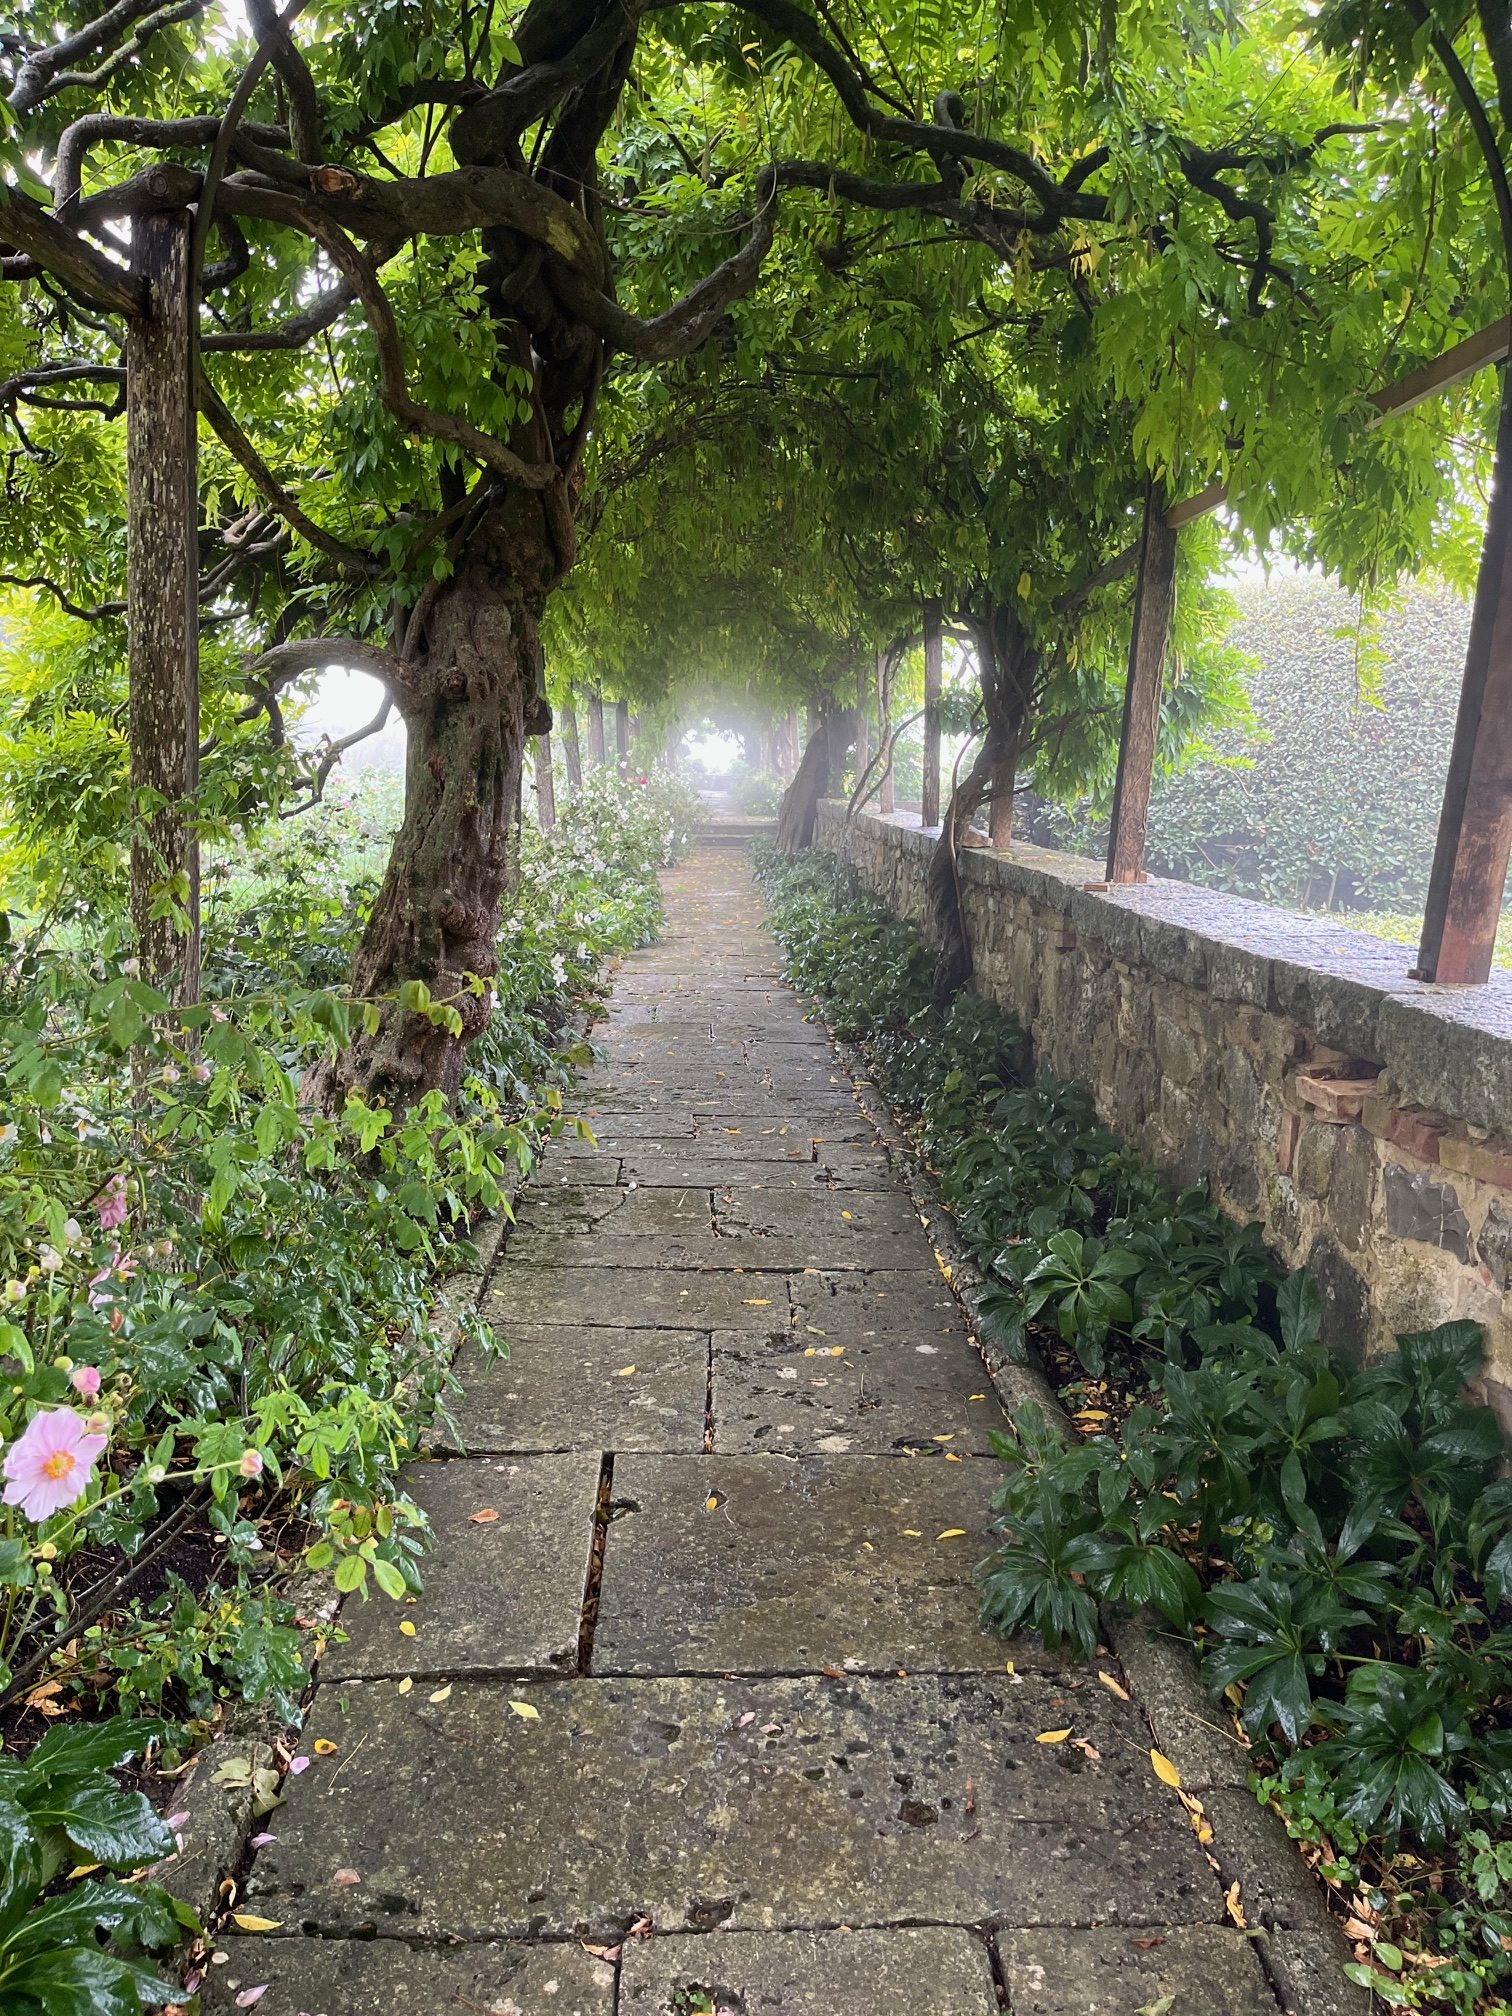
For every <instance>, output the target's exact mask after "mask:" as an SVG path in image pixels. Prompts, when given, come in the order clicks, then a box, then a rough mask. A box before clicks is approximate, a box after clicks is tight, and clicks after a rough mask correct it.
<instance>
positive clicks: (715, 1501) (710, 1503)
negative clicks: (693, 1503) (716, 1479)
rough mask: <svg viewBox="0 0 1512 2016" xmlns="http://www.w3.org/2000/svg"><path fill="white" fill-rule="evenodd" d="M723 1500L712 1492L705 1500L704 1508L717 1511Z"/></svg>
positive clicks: (708, 1510) (707, 1510) (706, 1510)
mask: <svg viewBox="0 0 1512 2016" xmlns="http://www.w3.org/2000/svg"><path fill="white" fill-rule="evenodd" d="M723 1502H724V1501H723V1500H722V1499H720V1498H716V1497H715V1496H714V1495H713V1493H712V1492H711V1493H710V1495H709V1496H708V1497H707V1498H705V1500H704V1510H705V1512H717V1511H718V1510H719V1508H720V1505H721V1504H722V1503H723Z"/></svg>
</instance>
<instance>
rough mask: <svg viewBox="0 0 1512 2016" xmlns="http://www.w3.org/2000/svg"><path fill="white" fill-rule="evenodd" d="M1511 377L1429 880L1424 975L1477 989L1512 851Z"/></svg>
mask: <svg viewBox="0 0 1512 2016" xmlns="http://www.w3.org/2000/svg"><path fill="white" fill-rule="evenodd" d="M1509 485H1512V379H1509V378H1508V377H1507V375H1506V373H1505V371H1504V372H1503V377H1502V398H1501V414H1500V417H1499V419H1498V421H1497V427H1496V460H1495V463H1494V465H1493V473H1492V480H1491V503H1490V508H1489V510H1488V511H1487V514H1486V538H1485V544H1484V546H1483V547H1482V549H1481V565H1480V574H1479V576H1478V578H1477V580H1476V584H1475V607H1474V609H1473V611H1472V613H1471V617H1470V641H1469V644H1468V647H1467V649H1466V652H1465V676H1464V680H1463V682H1462V683H1461V686H1460V700H1459V713H1458V714H1457V716H1456V717H1455V723H1454V742H1453V745H1452V747H1451V749H1450V752H1449V773H1448V776H1447V777H1446V778H1445V780H1444V805H1443V810H1442V811H1441V812H1440V814H1439V825H1438V841H1437V844H1436V845H1435V847H1434V852H1433V868H1432V871H1431V873H1430V875H1429V878H1428V902H1427V906H1426V909H1425V911H1424V915H1423V938H1422V944H1421V945H1420V947H1419V949H1418V963H1417V967H1416V969H1415V972H1416V977H1417V978H1418V979H1420V980H1436V981H1439V982H1440V983H1447V984H1449V985H1452V986H1460V987H1479V986H1483V985H1484V984H1485V982H1486V981H1487V980H1488V979H1489V978H1490V977H1491V957H1492V953H1493V951H1494V950H1495V944H1496V927H1497V922H1498V919H1499V918H1500V916H1501V906H1502V896H1503V892H1504V891H1505V889H1506V886H1507V861H1508V856H1509V854H1512V496H1509V494H1508V493H1509Z"/></svg>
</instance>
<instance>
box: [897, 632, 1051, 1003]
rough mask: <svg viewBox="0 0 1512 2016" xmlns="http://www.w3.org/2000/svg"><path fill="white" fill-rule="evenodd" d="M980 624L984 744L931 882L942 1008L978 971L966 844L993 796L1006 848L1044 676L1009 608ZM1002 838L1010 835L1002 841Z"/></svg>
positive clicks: (958, 796) (995, 829) (994, 817)
mask: <svg viewBox="0 0 1512 2016" xmlns="http://www.w3.org/2000/svg"><path fill="white" fill-rule="evenodd" d="M974 627H975V629H976V632H977V675H978V677H979V679H980V681H981V686H982V710H983V715H984V717H985V727H984V730H983V734H982V745H981V747H980V749H978V751H977V754H976V760H975V761H974V762H973V764H972V766H971V768H970V770H969V771H968V772H967V773H966V775H965V776H964V777H963V778H962V779H961V781H960V783H959V784H958V785H957V786H956V788H955V790H954V791H953V792H952V793H951V797H950V803H949V805H948V806H947V807H946V811H945V819H944V823H943V825H942V826H941V829H940V837H939V839H938V840H937V841H936V842H935V846H934V852H933V853H932V854H931V856H930V859H929V873H928V877H927V879H926V885H925V886H926V892H927V896H928V901H929V915H930V919H931V922H932V923H933V925H934V927H935V930H936V932H937V933H938V935H939V941H940V943H939V951H938V953H937V955H936V958H935V971H934V988H933V992H934V1001H935V1005H936V1007H939V1008H943V1007H945V1006H946V1005H947V1004H948V1003H949V1002H951V1001H953V1000H954V999H955V997H956V995H957V994H959V993H960V991H961V989H962V988H963V987H964V986H966V985H967V984H968V982H969V981H970V979H971V976H972V971H973V967H972V953H971V936H970V933H969V932H968V931H967V928H966V918H965V914H964V912H963V910H962V907H961V874H960V850H961V845H962V841H963V838H964V835H965V833H966V829H967V827H968V826H969V825H970V824H971V821H972V818H973V817H974V815H975V814H976V812H977V811H978V810H979V809H980V807H981V806H982V804H983V803H984V801H987V800H988V799H990V800H991V807H992V809H991V812H990V814H989V820H990V825H989V832H990V834H991V837H992V841H993V844H994V845H995V846H996V845H1004V846H1006V845H1007V838H1006V836H1007V835H1008V834H1009V833H1010V832H1011V831H1012V827H1013V790H1014V781H1015V778H1016V775H1017V771H1018V764H1019V760H1020V758H1021V756H1022V754H1023V748H1024V741H1025V736H1026V732H1027V730H1028V726H1029V719H1030V712H1031V709H1032V706H1033V701H1034V692H1035V687H1036V685H1037V683H1038V679H1039V671H1040V660H1039V654H1038V652H1037V651H1036V650H1035V648H1034V645H1033V644H1032V642H1031V641H1030V638H1029V636H1028V633H1027V632H1026V631H1025V629H1024V627H1023V625H1022V624H1021V623H1020V622H1019V620H1018V618H1017V617H1016V616H1015V615H1014V614H1013V612H1012V611H1011V610H1009V609H996V610H994V611H992V612H990V614H989V616H988V619H987V621H986V622H984V623H980V624H977V625H975V626H974ZM999 833H1001V834H1002V835H1003V836H1004V837H1003V839H1002V840H1001V841H1000V840H999V838H998V836H999Z"/></svg>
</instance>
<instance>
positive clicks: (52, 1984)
mask: <svg viewBox="0 0 1512 2016" xmlns="http://www.w3.org/2000/svg"><path fill="white" fill-rule="evenodd" d="M159 1733H160V1732H159V1731H158V1729H157V1726H156V1725H155V1724H153V1723H150V1722H129V1721H127V1720H126V1719H125V1717H123V1716H117V1717H116V1718H115V1719H114V1720H112V1721H109V1722H98V1723H94V1724H92V1725H89V1726H87V1727H77V1728H53V1729H50V1730H49V1731H48V1732H47V1734H46V1735H45V1736H44V1737H43V1738H42V1741H41V1742H40V1743H39V1744H38V1745H37V1747H36V1748H35V1749H34V1750H33V1751H32V1753H31V1755H30V1756H29V1757H28V1758H26V1760H25V1761H24V1762H17V1761H16V1760H14V1759H12V1758H0V2009H4V2010H5V2011H6V2012H7V2016H82V2012H84V2011H86V2010H87V2011H89V2012H91V2016H137V2012H138V2011H139V2010H140V2009H142V2008H158V2007H159V2006H161V2005H162V2004H163V2003H165V2002H168V2001H170V2000H171V1999H172V1997H173V1991H172V1990H171V1989H170V1988H169V1987H168V1986H167V1985H166V1983H165V1982H164V1981H163V1979H162V1977H161V1976H160V1975H159V1974H158V1973H157V1972H156V1971H155V1970H154V1969H152V1968H150V1967H148V1966H145V1965H144V1964H143V1963H142V1961H141V1959H140V1955H141V1954H142V1953H143V1952H144V1951H152V1950H155V1949H160V1948H162V1947H165V1946H170V1945H172V1944H174V1943H175V1942H176V1941H177V1940H178V1939H179V1938H180V1937H181V1936H182V1935H183V1933H184V1932H186V1931H191V1932H192V1931H195V1930H197V1929H198V1927H197V1925H196V1922H195V1919H194V1916H193V1914H192V1913H191V1912H188V1911H186V1910H185V1908H184V1907H183V1906H182V1905H181V1904H179V1903H178V1902H176V1900H175V1899H173V1898H172V1897H170V1896H169V1895H168V1894H167V1892H166V1891H164V1890H161V1889H159V1888H158V1887H157V1886H156V1885H154V1884H150V1883H127V1882H122V1881H119V1880H112V1879H109V1878H104V1877H101V1878H96V1877H93V1876H89V1875H86V1876H85V1877H84V1879H83V1880H82V1881H75V1882H73V1883H71V1884H69V1885H68V1886H67V1887H61V1886H60V1885H59V1883H58V1880H57V1879H58V1878H59V1877H61V1875H62V1874H63V1872H64V1870H65V1869H66V1868H67V1867H68V1865H69V1864H70V1863H80V1864H83V1865H87V1867H88V1868H95V1867H103V1868H105V1869H108V1870H112V1871H114V1872H116V1875H117V1877H119V1876H121V1875H128V1876H129V1875H131V1874H132V1873H133V1872H134V1871H136V1870H139V1869H141V1868H143V1867H144V1866H145V1865H147V1864H148V1863H151V1862H156V1861H158V1860H160V1859H161V1858H162V1857H163V1856H165V1855H170V1854H172V1852H173V1849H174V1845H175V1844H174V1837H173V1833H172V1831H171V1829H170V1828H169V1827H168V1826H167V1825H166V1823H165V1822H164V1821H162V1820H160V1819H159V1818H158V1816H157V1814H156V1813H154V1812H153V1810H152V1808H151V1806H150V1805H149V1804H148V1802H147V1800H146V1799H145V1798H144V1797H143V1795H142V1794H141V1793H140V1792H131V1791H126V1790H124V1789H123V1788H122V1787H120V1786H118V1785H117V1784H116V1783H115V1781H114V1780H113V1779H112V1778H111V1777H110V1775H109V1774H110V1772H111V1771H112V1770H114V1769H116V1768H117V1767H119V1766H120V1765H123V1764H127V1763H129V1762H130V1761H131V1760H132V1759H133V1758H134V1757H137V1756H140V1754H141V1753H142V1751H143V1750H144V1749H145V1748H146V1747H147V1745H148V1744H149V1743H150V1742H151V1741H152V1740H153V1738H154V1737H155V1736H156V1735H157V1734H159ZM102 1937H104V1938H105V1939H106V1940H107V1941H108V1943H107V1944H104V1945H102V1944H101V1943H100V1941H101V1938H102Z"/></svg>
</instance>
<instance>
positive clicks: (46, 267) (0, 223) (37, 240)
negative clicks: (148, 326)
mask: <svg viewBox="0 0 1512 2016" xmlns="http://www.w3.org/2000/svg"><path fill="white" fill-rule="evenodd" d="M0 244H5V245H12V246H14V247H15V249H16V250H17V251H18V252H23V253H25V254H26V256H27V258H29V259H32V260H35V262H36V263H37V265H38V266H39V267H41V268H42V270H43V271H44V272H46V273H50V274H52V276H53V278H54V279H55V280H61V281H62V283H63V285H64V286H65V287H66V288H67V289H68V290H69V292H70V293H71V294H77V295H78V296H79V298H80V299H81V300H83V301H87V302H88V303H89V304H90V305H91V306H92V307H95V308H106V309H109V310H110V312H111V313H112V314H116V315H136V314H139V313H140V312H141V309H142V305H143V301H144V298H145V296H144V288H143V281H142V277H141V275H140V273H133V272H128V271H127V270H126V268H125V267H124V266H118V265H117V264H116V263H115V261H114V260H113V259H109V258H107V257H106V255H105V254H104V253H103V252H101V251H99V250H98V249H97V247H95V246H93V245H91V244H90V243H89V241H88V239H87V238H81V237H80V236H79V234H78V232H77V231H73V230H70V229H69V227H68V225H66V224H64V223H62V222H60V221H59V219H58V218H56V217H55V216H54V215H53V214H52V212H51V211H50V210H44V209H43V207H42V205H41V204H40V203H34V202H33V201H32V199H31V197H30V196H24V195H22V193H21V191H20V190H19V189H3V188H0Z"/></svg>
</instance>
